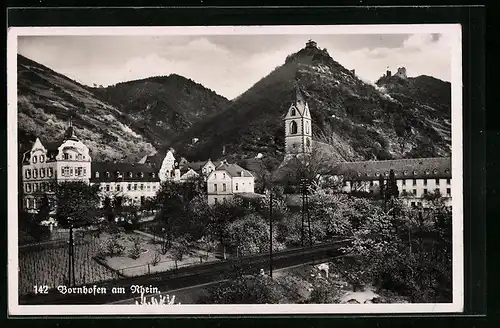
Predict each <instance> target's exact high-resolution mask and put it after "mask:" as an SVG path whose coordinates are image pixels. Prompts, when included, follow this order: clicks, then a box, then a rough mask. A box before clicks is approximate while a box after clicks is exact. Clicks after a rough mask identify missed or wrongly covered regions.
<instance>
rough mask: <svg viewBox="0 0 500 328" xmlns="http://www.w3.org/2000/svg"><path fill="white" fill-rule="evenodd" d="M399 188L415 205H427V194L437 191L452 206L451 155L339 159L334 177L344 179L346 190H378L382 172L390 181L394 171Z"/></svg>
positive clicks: (334, 169) (402, 194) (338, 179)
mask: <svg viewBox="0 0 500 328" xmlns="http://www.w3.org/2000/svg"><path fill="white" fill-rule="evenodd" d="M391 170H393V171H394V177H395V179H396V184H397V186H398V190H399V196H400V197H402V198H404V199H406V200H407V201H408V202H410V203H411V205H417V206H418V205H423V206H425V203H426V202H425V200H423V198H425V196H427V195H429V196H430V195H432V194H437V193H439V195H441V197H443V198H444V200H445V202H446V203H447V205H449V206H451V158H450V157H436V158H412V159H400V160H385V161H363V162H344V163H338V164H337V165H336V166H335V167H334V168H333V170H332V171H333V174H334V176H333V178H334V179H337V181H339V182H340V183H342V185H343V186H342V190H343V191H345V192H352V191H362V192H369V193H377V192H378V191H379V180H380V178H381V177H380V176H382V178H383V179H384V180H385V181H387V180H388V179H389V174H390V171H391Z"/></svg>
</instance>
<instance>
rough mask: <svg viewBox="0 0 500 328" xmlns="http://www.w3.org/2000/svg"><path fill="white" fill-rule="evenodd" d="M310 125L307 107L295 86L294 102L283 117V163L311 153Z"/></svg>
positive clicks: (309, 114)
mask: <svg viewBox="0 0 500 328" xmlns="http://www.w3.org/2000/svg"><path fill="white" fill-rule="evenodd" d="M311 123H312V122H311V113H310V112H309V106H308V105H307V102H306V101H305V99H304V97H303V95H302V92H301V91H300V89H299V87H298V85H297V86H296V88H295V100H294V102H293V103H292V104H291V105H290V108H288V112H287V114H286V116H285V161H287V160H289V159H290V158H292V157H297V156H300V155H304V154H307V153H310V152H311V148H312V124H311Z"/></svg>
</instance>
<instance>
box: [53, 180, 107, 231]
mask: <svg viewBox="0 0 500 328" xmlns="http://www.w3.org/2000/svg"><path fill="white" fill-rule="evenodd" d="M55 195H56V202H57V204H56V217H57V220H58V222H59V224H60V225H62V226H69V225H70V224H72V225H74V226H85V225H89V224H92V223H94V222H95V219H96V217H95V216H96V213H97V209H98V206H99V203H100V200H99V186H98V185H93V186H90V185H88V184H86V183H85V182H80V181H70V182H61V183H59V184H58V185H57V186H56V192H55ZM69 220H71V221H69Z"/></svg>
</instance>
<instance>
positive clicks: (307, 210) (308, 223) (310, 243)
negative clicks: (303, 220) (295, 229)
mask: <svg viewBox="0 0 500 328" xmlns="http://www.w3.org/2000/svg"><path fill="white" fill-rule="evenodd" d="M305 197H306V215H307V229H308V232H309V246H312V244H313V242H312V232H311V215H310V214H309V195H308V193H307V186H306V191H305Z"/></svg>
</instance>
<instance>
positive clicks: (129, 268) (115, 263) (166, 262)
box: [104, 232, 216, 277]
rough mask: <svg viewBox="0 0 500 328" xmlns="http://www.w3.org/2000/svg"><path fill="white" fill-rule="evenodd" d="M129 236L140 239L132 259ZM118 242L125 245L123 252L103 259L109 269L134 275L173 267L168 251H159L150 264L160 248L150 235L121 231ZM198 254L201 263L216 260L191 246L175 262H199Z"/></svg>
mask: <svg viewBox="0 0 500 328" xmlns="http://www.w3.org/2000/svg"><path fill="white" fill-rule="evenodd" d="M131 238H139V239H140V247H141V250H142V252H141V254H140V256H139V258H137V259H133V258H132V257H130V256H129V254H130V251H131V249H132V248H133V247H134V243H133V241H132V240H131ZM118 243H119V244H120V245H122V246H124V247H125V251H124V252H123V254H122V255H120V256H106V257H105V258H104V261H105V263H106V265H108V266H109V267H110V268H111V269H113V270H116V271H118V272H120V273H121V274H122V275H124V276H127V277H134V276H139V275H144V274H148V273H155V272H163V271H168V270H171V269H175V260H174V257H173V255H172V253H171V252H170V251H168V252H167V253H166V254H161V253H160V254H159V263H158V264H157V265H153V264H152V262H153V258H154V257H155V253H156V250H160V249H161V244H160V242H159V241H157V242H154V241H153V238H152V236H148V235H147V234H145V233H141V234H139V233H135V232H132V233H126V234H125V233H123V234H121V235H120V237H119V239H118ZM200 256H201V257H202V260H201V261H202V262H203V263H205V262H207V261H215V260H216V258H215V256H214V254H213V253H210V254H209V255H208V258H206V256H207V252H206V251H204V250H201V249H196V248H193V249H191V250H190V252H189V254H187V255H184V257H183V259H182V261H178V262H177V267H183V266H189V265H195V264H199V263H201V261H200Z"/></svg>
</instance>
